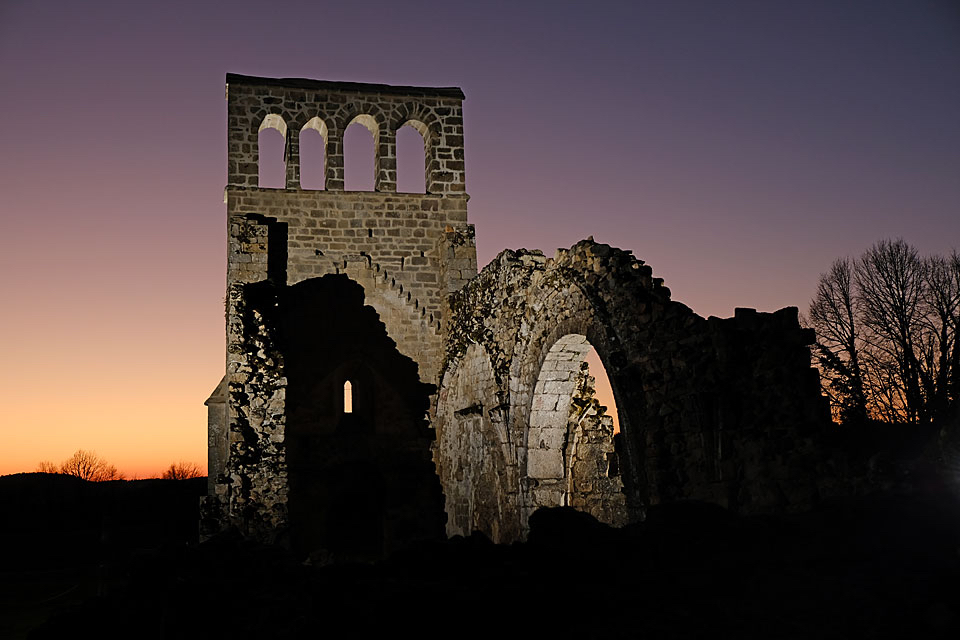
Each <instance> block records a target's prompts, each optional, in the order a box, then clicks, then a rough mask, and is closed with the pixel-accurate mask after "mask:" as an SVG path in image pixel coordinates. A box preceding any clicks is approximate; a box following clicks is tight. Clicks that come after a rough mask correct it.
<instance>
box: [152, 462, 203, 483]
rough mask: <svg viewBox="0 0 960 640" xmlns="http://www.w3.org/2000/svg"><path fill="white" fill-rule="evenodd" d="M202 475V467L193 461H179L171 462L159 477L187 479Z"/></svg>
mask: <svg viewBox="0 0 960 640" xmlns="http://www.w3.org/2000/svg"><path fill="white" fill-rule="evenodd" d="M204 475H205V474H204V473H203V469H201V468H200V465H198V464H196V463H195V462H183V461H180V462H177V463H174V464H171V465H170V467H169V468H168V469H167V470H166V471H164V472H163V475H162V476H160V477H161V478H163V479H164V480H188V479H190V478H202V477H203V476H204Z"/></svg>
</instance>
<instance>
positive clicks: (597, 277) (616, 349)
mask: <svg viewBox="0 0 960 640" xmlns="http://www.w3.org/2000/svg"><path fill="white" fill-rule="evenodd" d="M462 100H463V93H462V92H461V91H460V90H459V89H455V88H423V87H395V86H386V85H371V84H355V83H338V82H322V81H314V80H302V79H270V78H254V77H247V76H239V75H232V74H230V75H228V76H227V109H228V184H227V188H226V193H225V201H226V205H227V229H228V241H229V250H228V268H227V296H226V307H227V308H226V334H227V362H226V375H225V377H224V379H223V381H222V382H221V383H220V385H219V386H218V387H217V389H216V391H214V393H213V395H212V396H211V397H210V399H209V400H208V401H207V405H208V407H209V436H210V440H209V445H210V457H209V478H210V481H209V496H208V497H207V498H206V500H205V502H204V530H205V531H206V532H207V533H208V534H209V533H212V532H215V531H218V530H221V529H224V528H228V527H233V528H236V529H238V530H239V531H240V532H242V533H243V534H244V535H245V536H247V537H250V538H254V539H257V540H261V541H281V542H284V543H285V544H289V545H291V546H292V547H293V548H294V549H295V550H297V551H298V552H300V553H303V554H308V553H309V554H320V555H321V556H324V555H329V556H332V557H347V558H374V557H380V556H382V555H383V554H385V553H388V552H390V551H392V550H395V549H397V548H399V547H402V546H404V545H407V544H409V543H411V542H414V541H418V540H426V539H436V538H441V537H443V535H444V533H446V534H447V535H453V534H464V535H469V534H470V533H471V532H473V531H475V530H479V531H481V532H483V533H484V534H485V535H487V536H488V537H490V538H491V539H493V540H494V541H498V542H510V541H515V540H519V539H523V538H524V537H525V535H526V534H527V532H528V531H529V519H530V516H531V514H532V513H533V512H534V511H535V510H536V509H537V508H539V507H543V506H548V507H551V506H572V507H575V508H577V509H579V510H582V511H586V512H588V513H590V514H591V515H593V516H595V517H596V518H597V519H599V520H601V521H603V522H606V523H608V524H614V525H623V524H626V523H629V522H635V521H639V520H642V519H643V518H644V516H645V513H646V510H647V509H648V508H650V507H651V506H653V505H656V504H659V503H664V502H670V501H676V500H686V499H696V500H704V501H709V502H713V503H716V504H719V505H722V506H724V507H727V508H729V509H730V510H732V511H735V512H737V513H765V512H777V511H781V512H782V511H795V510H802V509H805V508H808V507H809V506H810V505H811V504H813V502H814V501H815V500H816V499H817V496H818V487H817V484H816V465H817V456H815V455H814V451H815V448H814V447H813V442H814V440H815V439H816V436H817V434H818V432H819V430H820V429H821V428H822V427H823V426H824V425H825V424H826V423H827V422H828V421H829V414H828V409H827V405H826V403H825V399H824V398H823V397H822V396H821V392H820V384H819V378H818V374H817V372H816V371H815V370H814V369H812V368H811V367H810V356H809V350H808V345H809V344H810V343H812V341H813V335H812V333H811V332H809V331H806V330H803V329H801V328H800V326H799V324H798V322H797V310H796V309H795V308H787V309H783V310H781V311H778V312H776V313H758V312H756V311H754V310H751V309H738V310H737V313H736V315H735V317H734V318H729V319H719V318H712V317H711V318H708V319H705V318H702V317H700V316H698V315H697V314H695V313H694V312H693V311H691V310H690V309H689V308H688V307H686V306H684V305H683V304H681V303H679V302H675V301H673V300H672V299H671V295H670V291H669V290H668V289H667V288H666V287H665V286H664V285H663V282H662V280H660V279H659V278H656V277H654V275H653V271H652V270H651V268H650V267H649V266H647V265H646V264H644V263H643V261H641V260H638V259H637V258H635V257H634V256H632V255H631V254H630V252H628V251H622V250H619V249H615V248H611V247H609V246H607V245H603V244H598V243H596V242H594V241H593V240H592V239H588V240H585V241H582V242H579V243H577V244H576V245H575V246H573V247H572V248H570V249H565V250H559V251H557V253H556V254H555V255H554V256H553V257H552V258H551V257H546V256H544V255H543V254H542V253H540V252H538V251H526V250H521V251H510V250H507V251H504V252H502V253H501V254H500V255H499V256H498V257H497V258H496V259H494V260H493V262H491V264H489V265H488V266H487V267H486V268H484V269H483V270H482V271H481V272H480V273H478V272H477V258H476V247H475V244H474V228H473V226H472V225H470V224H468V222H467V200H468V196H467V194H466V183H465V173H464V137H463V119H462ZM354 122H356V123H360V124H362V125H364V126H365V127H366V128H367V129H369V131H370V133H371V134H372V136H373V140H374V155H375V158H374V174H375V175H374V184H375V190H374V191H370V192H360V191H345V190H344V146H343V136H344V131H345V130H346V128H347V126H348V125H350V124H351V123H354ZM403 126H412V127H413V128H414V129H415V130H416V131H418V132H419V133H420V134H421V135H422V137H423V141H424V153H425V185H426V192H425V193H397V188H396V185H397V179H396V176H397V171H396V169H397V158H396V135H397V130H398V129H400V128H401V127H403ZM268 128H272V129H276V130H278V131H279V132H280V133H281V134H283V136H284V139H285V141H286V142H285V147H284V153H283V161H284V164H285V167H286V173H285V176H286V177H285V180H286V183H285V188H261V187H260V186H259V182H258V175H259V173H258V172H259V163H260V160H261V158H260V157H259V138H258V136H259V134H260V132H261V131H262V130H264V129H268ZM309 129H313V130H315V131H317V132H319V133H320V134H321V135H322V136H323V140H324V147H325V154H324V166H323V167H322V169H321V170H322V173H323V177H324V180H323V182H324V187H325V188H324V189H318V190H307V189H302V188H301V187H300V175H301V166H300V159H299V135H300V133H301V132H304V131H307V130H309ZM591 346H592V347H594V348H595V349H596V351H597V353H598V354H599V356H600V358H601V360H602V361H603V363H604V367H605V369H606V371H607V373H608V376H609V379H610V382H611V385H612V387H613V393H614V397H615V400H616V404H617V408H618V411H619V417H620V426H621V430H620V434H619V435H616V436H615V434H614V429H613V427H612V423H611V421H610V418H609V416H607V415H606V414H605V413H604V411H603V410H602V409H601V408H600V407H599V406H598V404H597V402H596V400H595V399H594V398H593V381H592V377H591V376H590V373H589V370H588V369H587V367H586V366H585V364H584V358H585V356H586V355H587V352H588V351H589V349H590V347H591Z"/></svg>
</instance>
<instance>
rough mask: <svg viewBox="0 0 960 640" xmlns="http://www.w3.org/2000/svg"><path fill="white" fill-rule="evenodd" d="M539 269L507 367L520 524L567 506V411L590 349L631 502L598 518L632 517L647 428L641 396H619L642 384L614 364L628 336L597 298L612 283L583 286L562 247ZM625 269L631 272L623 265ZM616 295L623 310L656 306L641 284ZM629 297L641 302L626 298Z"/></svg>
mask: <svg viewBox="0 0 960 640" xmlns="http://www.w3.org/2000/svg"><path fill="white" fill-rule="evenodd" d="M565 258H566V259H565ZM544 266H545V269H544V270H543V272H541V273H539V274H537V276H535V277H533V278H531V285H530V286H529V287H528V289H527V292H526V301H525V305H524V309H525V311H524V313H523V316H522V318H521V321H520V329H519V332H518V333H519V336H520V337H519V339H518V340H517V343H516V346H515V347H514V351H513V357H512V361H511V366H510V407H511V411H510V417H511V421H510V424H511V433H512V435H513V438H514V441H515V442H516V443H517V458H518V468H519V470H520V472H519V473H520V484H519V494H520V504H521V522H522V525H523V528H524V529H525V528H526V523H527V520H528V518H529V515H530V514H531V513H532V512H533V511H534V510H535V509H537V508H539V507H542V506H568V505H569V501H568V496H569V489H570V486H571V480H572V479H571V477H570V474H571V471H572V468H571V466H570V464H569V460H568V457H569V455H570V447H571V446H572V445H573V444H574V443H573V442H572V437H573V436H574V434H573V433H571V431H570V429H569V427H570V425H569V412H570V410H571V401H572V396H573V394H574V391H575V390H576V387H577V385H578V382H579V378H580V375H581V366H582V364H583V362H584V358H585V356H586V354H587V352H588V351H589V349H590V347H591V346H592V347H593V348H595V349H596V351H597V354H598V355H599V356H600V360H601V361H602V362H603V364H604V368H605V369H606V372H607V375H608V378H609V380H610V383H611V387H612V388H613V392H614V399H615V402H616V404H617V407H618V410H619V414H620V418H621V420H620V421H621V434H622V438H623V440H624V441H625V442H626V443H627V446H626V447H623V448H622V450H621V452H622V453H624V454H625V455H623V459H622V460H619V459H618V460H617V462H616V463H615V466H616V467H617V472H618V473H619V472H620V469H621V468H622V469H623V470H624V471H625V473H624V479H623V481H624V482H625V483H626V485H627V487H626V489H627V495H628V496H630V498H631V499H630V500H629V501H624V502H625V504H624V505H623V510H624V511H625V512H624V513H622V514H617V515H615V516H613V517H607V518H605V519H608V520H611V521H614V522H618V523H619V522H623V521H624V520H627V519H639V518H641V517H642V515H643V506H644V505H645V504H648V503H649V501H650V498H651V496H650V493H649V486H648V483H647V481H646V476H647V470H646V467H645V464H644V453H645V448H644V447H643V446H642V445H640V444H639V443H642V442H644V441H645V439H646V429H647V427H649V426H652V425H650V424H649V420H648V419H647V417H646V416H645V415H644V410H643V409H644V407H643V401H642V399H640V401H639V402H638V401H636V399H635V400H634V402H632V403H624V402H623V401H622V399H621V398H623V397H624V395H625V394H624V393H623V392H622V391H621V389H623V388H624V387H627V388H629V387H631V386H635V385H636V384H637V383H640V384H642V377H641V378H638V377H637V376H636V372H635V371H633V372H631V371H629V370H625V369H624V368H623V367H617V366H615V364H614V363H621V362H623V361H624V360H625V359H626V355H625V354H624V353H623V345H624V343H625V342H626V341H628V340H629V336H626V335H621V333H620V331H621V330H622V327H618V326H617V324H616V323H615V322H614V321H613V319H612V318H611V317H610V314H609V313H608V312H607V307H606V304H605V302H604V299H603V298H604V291H603V289H604V288H605V287H607V286H609V285H610V284H611V282H614V281H613V280H612V279H608V278H604V279H601V280H595V281H594V282H591V283H588V281H589V280H593V278H590V277H589V276H592V275H593V271H592V268H591V266H590V265H589V264H587V263H581V262H579V261H577V260H571V259H569V256H568V254H566V253H563V252H561V253H560V254H559V256H558V258H557V259H554V260H552V261H546V262H545V265H544ZM627 268H628V269H630V270H631V272H632V271H633V270H634V269H633V267H632V266H629V264H628V266H627ZM631 275H632V274H631ZM651 284H652V283H651ZM616 293H617V294H619V295H618V296H617V298H618V299H617V304H618V308H620V309H621V310H622V311H623V312H624V313H627V314H630V313H631V312H632V311H634V310H635V309H636V308H637V307H639V306H641V305H642V306H644V307H646V308H650V307H652V306H654V305H656V304H658V301H656V300H653V299H651V296H650V295H649V292H648V291H646V290H644V289H642V288H641V289H639V290H634V291H632V292H630V291H627V290H621V291H618V292H616ZM636 297H639V298H640V300H642V302H641V301H640V300H635V299H633V298H636ZM625 374H631V375H632V377H629V378H628V377H627V375H625ZM610 437H611V438H612V431H611V433H610ZM610 449H611V450H612V442H611V443H610ZM630 451H632V452H633V455H632V456H631V455H630V453H629V452H630ZM628 505H629V506H628ZM598 515H599V514H598Z"/></svg>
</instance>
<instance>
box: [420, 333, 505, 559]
mask: <svg viewBox="0 0 960 640" xmlns="http://www.w3.org/2000/svg"><path fill="white" fill-rule="evenodd" d="M506 417H507V415H506V407H505V406H504V405H503V402H502V399H501V398H500V395H499V393H498V390H497V386H496V382H495V381H494V379H493V369H492V368H491V367H490V357H489V355H488V354H487V352H486V350H485V349H484V348H483V347H482V346H480V345H477V344H472V345H470V346H469V347H468V348H467V350H466V352H465V353H464V355H463V357H462V358H460V359H458V361H457V362H456V363H455V364H454V365H452V366H451V367H450V368H448V369H447V371H446V373H445V374H444V377H443V381H442V382H441V392H440V394H439V398H438V401H437V411H436V416H435V418H434V425H435V427H436V428H437V430H438V433H439V439H438V442H437V446H436V451H437V453H436V460H437V472H438V473H439V474H440V476H441V477H447V478H450V479H451V482H449V483H448V484H447V486H446V496H445V497H446V511H447V533H448V534H449V535H470V533H472V532H473V531H483V532H484V533H486V534H487V535H489V536H490V538H491V539H492V540H493V541H494V542H505V541H511V540H515V539H517V538H518V537H519V534H520V521H519V519H518V518H517V517H516V516H517V511H516V509H515V506H514V505H513V504H511V502H512V501H514V500H515V495H511V494H515V493H516V491H515V487H516V477H517V475H516V473H517V470H516V463H515V462H514V452H513V450H512V447H511V444H510V442H509V438H508V435H507V424H506Z"/></svg>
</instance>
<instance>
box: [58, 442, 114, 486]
mask: <svg viewBox="0 0 960 640" xmlns="http://www.w3.org/2000/svg"><path fill="white" fill-rule="evenodd" d="M60 473H63V474H66V475H68V476H76V477H78V478H81V479H83V480H90V481H91V482H105V481H107V480H122V479H123V474H122V473H120V472H119V471H117V468H116V467H115V466H113V465H112V464H108V463H107V461H106V460H104V459H103V458H101V457H100V456H98V455H97V454H96V453H94V452H92V451H84V450H83V449H78V450H77V451H76V452H75V453H74V454H73V455H72V456H70V457H69V458H67V459H66V460H64V461H63V463H62V464H61V465H60Z"/></svg>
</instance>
